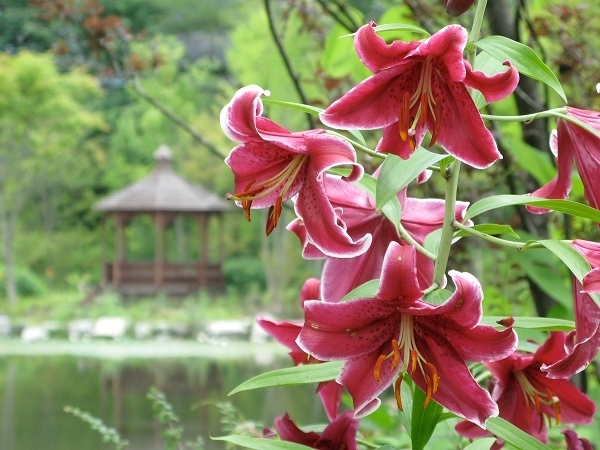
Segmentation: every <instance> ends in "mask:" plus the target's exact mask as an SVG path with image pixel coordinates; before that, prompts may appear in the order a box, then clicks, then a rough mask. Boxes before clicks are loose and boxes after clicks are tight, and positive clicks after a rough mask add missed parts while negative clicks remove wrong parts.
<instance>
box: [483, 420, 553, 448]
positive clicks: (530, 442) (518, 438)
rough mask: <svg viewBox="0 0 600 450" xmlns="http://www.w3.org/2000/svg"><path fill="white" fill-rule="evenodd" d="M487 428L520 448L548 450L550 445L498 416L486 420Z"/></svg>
mask: <svg viewBox="0 0 600 450" xmlns="http://www.w3.org/2000/svg"><path fill="white" fill-rule="evenodd" d="M486 426H487V430H488V431H489V432H490V433H492V434H494V435H496V436H497V437H499V438H500V439H503V440H504V441H506V442H508V443H509V444H511V445H513V446H515V447H516V448H518V449H520V450H550V447H548V446H547V445H545V444H543V443H541V442H540V441H538V440H537V439H535V438H533V437H531V436H530V435H528V434H527V433H525V432H524V431H523V430H521V429H519V428H517V427H515V426H514V425H513V424H512V423H510V422H507V421H506V420H504V419H502V418H500V417H490V418H489V419H488V420H487V421H486Z"/></svg>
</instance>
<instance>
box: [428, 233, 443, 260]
mask: <svg viewBox="0 0 600 450" xmlns="http://www.w3.org/2000/svg"><path fill="white" fill-rule="evenodd" d="M441 240H442V229H441V228H440V229H438V230H435V231H432V232H431V233H429V234H428V235H427V236H425V241H424V242H423V247H425V249H426V250H427V251H429V252H430V253H432V254H434V255H437V254H438V252H439V251H440V241H441Z"/></svg>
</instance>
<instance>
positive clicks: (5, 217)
mask: <svg viewBox="0 0 600 450" xmlns="http://www.w3.org/2000/svg"><path fill="white" fill-rule="evenodd" d="M0 194H1V195H0V231H1V232H2V259H3V261H4V287H5V289H6V297H7V298H8V301H9V302H10V304H11V305H15V304H16V303H17V299H18V295H17V283H16V277H15V270H14V262H13V245H12V244H13V236H14V225H15V215H14V214H11V211H10V210H9V208H8V206H7V195H6V191H5V190H3V191H2V192H1V193H0Z"/></svg>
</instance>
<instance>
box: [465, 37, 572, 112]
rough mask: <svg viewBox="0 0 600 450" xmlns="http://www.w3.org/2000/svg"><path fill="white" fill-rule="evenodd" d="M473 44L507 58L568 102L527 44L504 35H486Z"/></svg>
mask: <svg viewBox="0 0 600 450" xmlns="http://www.w3.org/2000/svg"><path fill="white" fill-rule="evenodd" d="M475 45H476V46H477V47H478V48H479V49H481V50H483V51H484V52H486V53H489V54H490V55H492V56H493V57H494V58H496V59H497V60H499V61H502V62H504V61H506V60H507V59H508V60H509V61H510V62H511V63H512V64H513V65H514V66H515V68H516V69H517V70H518V71H519V72H520V73H522V74H523V75H527V76H528V77H531V78H533V79H534V80H538V81H541V82H542V83H545V84H547V85H548V86H549V87H551V88H552V89H553V90H554V91H555V92H556V93H557V94H558V95H560V97H561V98H562V99H563V100H564V101H565V103H567V102H568V100H567V96H566V95H565V92H564V90H563V88H562V86H561V84H560V82H559V81H558V78H556V75H554V72H552V70H550V68H549V67H548V66H547V65H546V64H544V62H543V61H542V60H541V59H540V58H539V56H538V55H537V54H536V53H535V52H534V51H533V50H532V49H531V48H530V47H528V46H527V45H525V44H522V43H521V42H516V41H513V40H512V39H509V38H507V37H504V36H488V37H486V38H483V39H481V40H479V41H477V42H476V43H475Z"/></svg>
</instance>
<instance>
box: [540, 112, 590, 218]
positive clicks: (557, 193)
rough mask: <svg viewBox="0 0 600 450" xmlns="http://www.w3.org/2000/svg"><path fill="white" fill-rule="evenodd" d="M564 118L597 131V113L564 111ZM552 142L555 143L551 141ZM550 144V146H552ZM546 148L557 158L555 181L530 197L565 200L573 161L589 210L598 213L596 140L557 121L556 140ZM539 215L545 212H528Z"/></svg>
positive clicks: (570, 124)
mask: <svg viewBox="0 0 600 450" xmlns="http://www.w3.org/2000/svg"><path fill="white" fill-rule="evenodd" d="M566 110H567V116H570V117H572V118H574V119H577V120H579V121H581V122H583V123H585V124H586V125H588V126H590V127H591V128H593V129H595V130H597V131H600V113H598V112H596V111H588V110H584V109H577V108H571V107H569V106H567V107H566ZM554 139H555V141H554ZM553 141H554V142H553ZM550 147H551V149H552V150H553V152H554V154H555V155H556V156H557V166H558V171H557V174H556V177H555V178H554V179H552V180H551V181H550V182H548V183H547V184H545V185H544V186H542V187H541V188H539V189H538V190H536V191H535V192H534V193H533V194H532V195H533V196H535V197H543V198H549V199H566V198H568V197H569V192H570V191H571V172H572V169H573V160H575V165H576V166H577V171H578V172H579V175H580V176H581V180H582V181H583V187H584V195H585V198H586V200H587V201H588V203H589V204H590V206H592V207H594V208H596V209H600V189H599V188H598V186H599V185H598V179H600V138H598V136H596V135H594V134H593V133H591V132H589V131H587V130H586V129H584V128H582V127H580V126H578V125H576V124H574V123H573V122H570V121H568V120H566V119H562V118H559V119H558V121H557V137H556V138H551V140H550ZM529 211H531V212H533V213H536V214H539V213H544V212H548V210H547V209H542V208H529Z"/></svg>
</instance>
